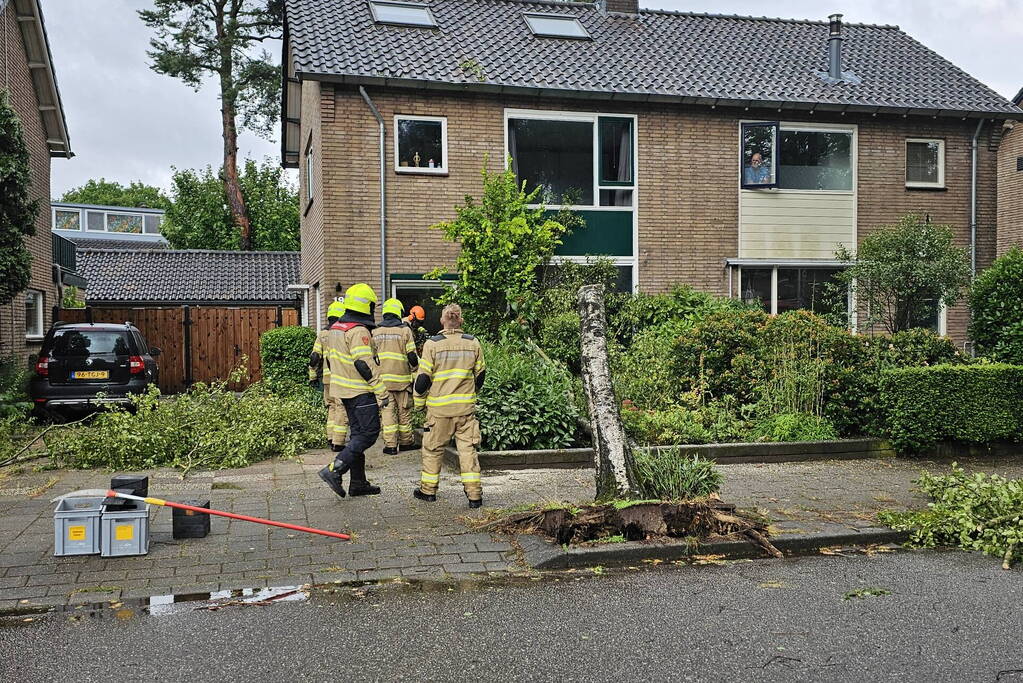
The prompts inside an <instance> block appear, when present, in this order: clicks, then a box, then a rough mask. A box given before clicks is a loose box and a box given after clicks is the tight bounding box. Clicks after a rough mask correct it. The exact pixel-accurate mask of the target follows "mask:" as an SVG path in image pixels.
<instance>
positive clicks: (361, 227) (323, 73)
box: [282, 0, 1023, 341]
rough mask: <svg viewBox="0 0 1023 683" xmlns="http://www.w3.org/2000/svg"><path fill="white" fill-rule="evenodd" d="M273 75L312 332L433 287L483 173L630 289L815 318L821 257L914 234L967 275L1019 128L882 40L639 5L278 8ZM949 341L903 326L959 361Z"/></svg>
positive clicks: (935, 59)
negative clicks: (369, 294) (523, 185)
mask: <svg viewBox="0 0 1023 683" xmlns="http://www.w3.org/2000/svg"><path fill="white" fill-rule="evenodd" d="M751 46H754V47H753V48H752V49H751ZM284 64H285V88H284V95H283V102H282V107H283V109H282V113H283V121H284V124H283V125H284V130H283V135H282V162H283V164H284V165H285V166H287V167H297V168H299V169H300V185H301V188H300V192H301V197H302V200H303V202H304V205H303V207H302V208H303V218H302V282H303V283H304V284H306V285H309V286H310V287H311V288H312V289H314V290H315V291H316V292H317V293H318V296H317V300H318V301H319V302H320V306H321V307H320V311H321V312H322V311H323V310H324V309H325V303H326V301H327V300H329V299H330V298H332V297H333V296H334V293H335V291H337V290H338V289H340V288H343V287H347V286H348V285H349V284H351V283H352V282H355V281H360V280H363V281H366V282H369V283H373V284H374V286H375V287H377V288H382V289H383V290H384V291H385V294H386V295H398V296H399V297H401V298H403V300H405V301H406V303H411V302H413V301H415V302H417V303H418V302H422V300H423V299H424V298H426V297H428V296H429V295H430V293H431V288H436V287H439V286H440V283H430V282H424V281H423V279H422V274H423V273H425V272H427V271H430V270H431V269H433V268H434V267H436V266H439V265H445V264H450V263H452V262H453V260H454V257H455V254H456V252H457V246H456V245H452V244H449V243H445V242H444V241H442V239H441V236H440V234H438V233H437V232H435V231H430V230H427V226H429V225H431V224H433V223H435V222H437V221H438V220H443V219H448V218H450V217H453V215H454V207H455V206H456V205H459V204H461V202H462V198H463V196H464V195H465V194H467V193H468V194H474V195H478V194H479V191H480V179H479V170H480V168H481V166H482V164H483V163H484V161H483V160H484V158H487V157H488V158H489V160H490V161H489V163H490V165H491V166H492V167H493V168H497V167H499V166H500V165H501V164H502V163H503V160H504V159H505V158H507V157H511V159H512V164H513V165H514V168H515V170H516V172H517V174H518V176H519V177H520V178H521V179H523V180H525V181H527V183H528V185H529V186H530V187H535V186H541V187H542V188H543V192H544V195H545V197H546V202H545V203H546V204H547V205H548V206H553V205H557V204H558V203H559V202H560V201H564V200H563V199H562V198H563V197H565V196H570V197H571V198H572V202H571V203H572V205H573V206H574V207H575V208H576V210H578V211H579V213H581V215H582V216H583V217H584V218H585V219H586V222H587V226H586V228H585V229H583V230H580V231H577V232H576V233H575V234H573V235H571V236H570V237H569V238H568V239H567V240H565V244H564V245H563V246H562V247H561V248H560V249H559V251H558V258H559V259H564V260H584V259H586V258H587V257H588V256H592V255H604V256H609V257H611V258H613V259H614V261H615V263H616V264H617V265H618V267H619V269H620V274H621V278H620V281H621V286H622V287H623V288H625V289H635V290H638V291H645V292H656V291H662V290H665V289H667V288H669V287H670V286H672V285H673V284H675V283H688V284H691V285H693V286H695V287H697V288H700V289H703V290H707V291H710V292H715V293H718V294H728V295H731V296H739V297H743V298H746V299H750V300H757V299H759V300H761V301H762V302H763V304H764V306H765V308H766V309H767V310H769V311H772V312H781V311H784V310H789V309H793V308H815V309H817V308H819V307H820V298H821V292H822V290H823V283H825V282H827V281H828V280H829V279H831V278H832V277H833V276H834V273H835V272H836V270H837V269H838V268H840V267H841V266H842V264H840V263H838V262H837V261H836V260H835V258H834V252H835V249H836V248H837V247H838V246H839V245H840V244H845V245H850V246H851V245H854V244H856V243H857V240H858V239H859V238H862V237H863V236H864V235H866V234H868V233H869V232H870V231H871V230H872V229H874V228H875V227H876V226H878V225H881V224H884V223H890V222H894V221H895V220H896V219H897V218H898V217H899V216H900V215H902V214H904V213H907V212H911V211H913V212H919V213H922V214H926V215H927V216H929V218H930V220H932V221H935V222H941V223H950V224H952V225H954V226H955V227H956V229H957V231H958V241H959V242H960V243H961V244H962V245H964V246H970V247H973V249H974V253H975V258H976V262H977V266H978V267H983V266H984V265H985V264H987V263H989V262H990V261H991V259H992V258H993V257H994V254H995V250H996V231H995V220H996V219H995V216H996V184H995V169H996V151H995V150H996V143H997V140H996V139H994V137H993V135H992V133H993V131H1000V130H1001V127H1002V125H1003V121H1005V120H1009V119H1016V118H1023V111H1021V110H1020V109H1019V108H1018V107H1016V106H1015V105H1013V104H1012V103H1010V102H1008V101H1007V100H1005V99H1004V98H1003V97H1001V96H1000V95H998V94H997V93H995V92H993V91H992V90H990V89H989V88H987V87H986V86H984V85H983V84H981V83H979V82H978V81H976V80H975V79H973V78H971V77H970V76H968V75H967V74H965V73H963V72H962V71H961V70H960V69H958V68H957V67H955V66H954V65H952V64H951V63H949V62H948V61H946V60H944V59H943V58H941V57H940V56H938V55H937V54H935V53H934V52H932V51H930V50H929V49H927V48H926V47H924V46H923V45H921V44H920V43H918V42H916V41H915V40H913V39H912V38H910V37H909V36H908V35H906V34H905V33H903V32H902V31H900V30H899V29H898V28H897V27H893V26H874V25H860V24H845V25H843V24H842V22H841V18H840V16H836V17H835V18H834V19H833V20H832V21H831V22H830V23H829V22H827V21H825V22H815V21H796V20H780V19H764V18H750V17H733V16H720V15H709V14H694V13H679V12H668V11H653V10H640V9H639V8H638V7H637V3H636V2H635V0H599V1H598V2H595V3H574V2H573V3H566V2H550V1H546V0H536V1H533V2H527V1H523V0H429V2H426V1H425V0H424V1H422V2H396V1H391V0H329V1H326V2H320V1H314V0H288V2H287V11H286V19H285V40H284ZM974 178H975V180H974ZM851 298H852V297H851V296H848V297H845V300H844V301H841V302H838V305H840V306H842V307H843V308H844V309H845V310H846V311H849V310H852V311H855V309H856V304H855V302H854V301H852V300H851ZM829 305H835V302H830V303H829ZM967 317H968V312H967V311H966V310H965V308H964V307H962V306H960V307H957V308H955V309H953V310H950V311H939V310H938V309H937V307H935V309H934V310H933V311H928V312H923V313H922V314H921V324H923V325H930V326H932V327H935V328H936V329H938V330H939V331H941V332H944V333H947V334H949V335H950V336H952V337H953V338H955V339H956V340H957V341H964V339H965V328H966V322H967ZM850 322H851V324H852V325H854V326H855V325H856V316H855V315H851V316H850Z"/></svg>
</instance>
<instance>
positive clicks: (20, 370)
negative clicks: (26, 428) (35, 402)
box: [0, 358, 32, 419]
mask: <svg viewBox="0 0 1023 683" xmlns="http://www.w3.org/2000/svg"><path fill="white" fill-rule="evenodd" d="M28 379H29V372H28V370H27V369H26V368H24V367H22V366H21V364H19V363H18V362H17V361H16V360H14V359H13V358H3V359H0V417H10V418H14V419H23V418H25V417H26V416H27V415H28V412H29V411H30V410H31V409H32V401H31V400H30V399H29V396H28Z"/></svg>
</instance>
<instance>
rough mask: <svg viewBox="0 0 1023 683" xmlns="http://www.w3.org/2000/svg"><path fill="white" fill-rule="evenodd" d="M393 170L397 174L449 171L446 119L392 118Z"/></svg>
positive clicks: (430, 117)
mask: <svg viewBox="0 0 1023 683" xmlns="http://www.w3.org/2000/svg"><path fill="white" fill-rule="evenodd" d="M394 130H395V135H394V169H395V170H396V171H397V172H398V173H434V174H445V173H447V172H448V120H447V119H446V118H444V117H443V116H400V115H399V116H395V117H394Z"/></svg>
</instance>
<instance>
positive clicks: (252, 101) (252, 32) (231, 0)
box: [139, 0, 284, 250]
mask: <svg viewBox="0 0 1023 683" xmlns="http://www.w3.org/2000/svg"><path fill="white" fill-rule="evenodd" d="M139 17H140V18H141V19H142V21H143V22H145V24H146V25H147V26H149V27H150V28H151V29H154V30H155V32H156V37H155V38H153V40H151V41H150V46H151V47H152V49H151V50H150V51H149V52H148V53H147V54H148V55H149V57H150V58H151V59H152V60H153V63H152V65H151V68H152V69H153V70H154V71H156V72H157V73H159V74H164V75H166V76H172V77H174V78H180V79H181V80H182V81H184V83H185V84H186V85H189V86H191V87H192V88H193V89H195V90H199V88H200V86H201V85H202V82H203V80H204V79H205V78H207V77H212V78H214V79H215V80H216V82H217V84H218V86H219V89H220V113H221V125H222V129H223V130H222V135H223V138H224V173H223V182H224V191H225V193H226V195H227V201H228V206H229V207H230V211H231V218H232V220H233V221H234V224H235V225H236V226H237V227H238V232H239V240H238V241H239V245H240V246H241V248H242V249H246V250H247V249H251V248H252V234H251V221H250V219H249V211H248V208H247V207H246V204H245V197H244V195H243V194H242V188H241V184H240V182H239V180H238V129H239V122H238V117H239V116H240V117H241V127H242V128H247V129H249V130H252V131H254V132H256V133H259V134H261V135H269V134H270V132H271V130H272V129H273V125H274V123H275V122H276V120H277V117H278V116H279V115H280V111H279V109H280V98H279V92H280V85H281V74H280V67H278V66H276V65H274V63H273V61H272V60H271V57H270V55H269V53H267V52H266V51H265V50H264V51H263V52H261V53H260V54H258V55H253V50H254V48H255V47H256V45H258V44H259V43H262V42H263V41H264V40H267V39H271V38H280V37H281V29H282V26H283V22H284V3H283V0H153V8H152V9H148V10H140V11H139Z"/></svg>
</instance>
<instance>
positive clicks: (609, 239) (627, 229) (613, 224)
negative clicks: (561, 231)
mask: <svg viewBox="0 0 1023 683" xmlns="http://www.w3.org/2000/svg"><path fill="white" fill-rule="evenodd" d="M554 213H555V212H553V211H552V212H550V214H551V215H552V216H553V215H554ZM577 213H578V214H579V215H580V216H581V217H582V218H583V220H585V221H586V227H585V228H580V229H579V230H576V231H575V232H573V233H572V234H571V235H569V236H567V237H565V238H564V239H563V240H562V241H563V244H562V245H561V246H560V247H558V249H557V251H556V252H555V253H556V254H557V255H558V256H633V253H632V210H628V211H586V210H581V211H578V212H577Z"/></svg>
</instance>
